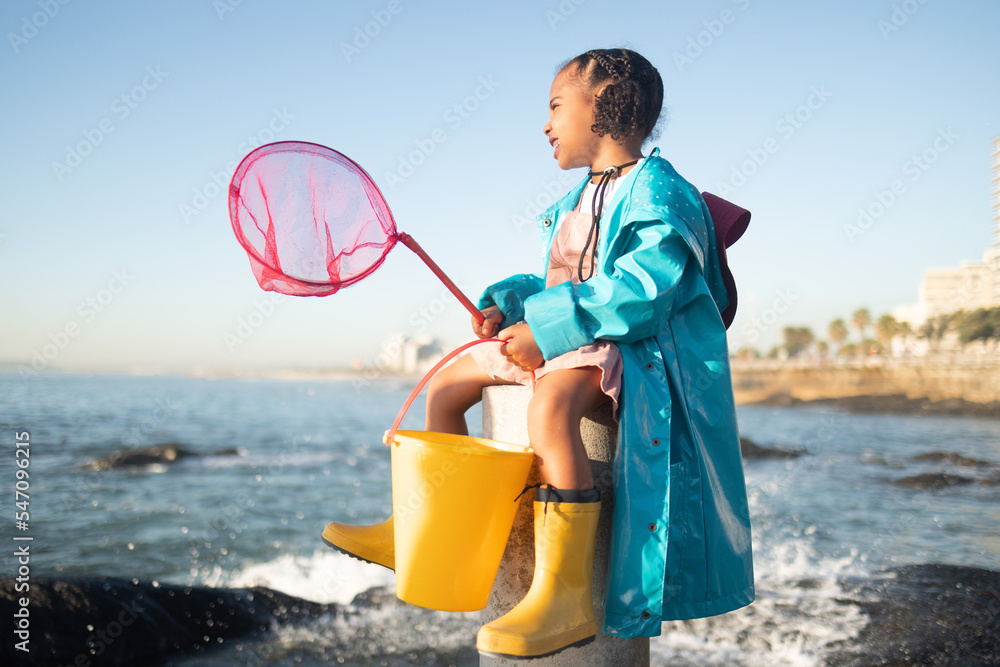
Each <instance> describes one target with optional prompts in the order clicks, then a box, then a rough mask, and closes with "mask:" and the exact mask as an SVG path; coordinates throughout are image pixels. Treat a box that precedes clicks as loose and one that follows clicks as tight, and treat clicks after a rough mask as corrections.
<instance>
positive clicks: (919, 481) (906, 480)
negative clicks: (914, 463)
mask: <svg viewBox="0 0 1000 667" xmlns="http://www.w3.org/2000/svg"><path fill="white" fill-rule="evenodd" d="M975 481H976V480H974V479H970V478H968V477H962V476H961V475H949V474H947V473H938V472H928V473H923V474H921V475H911V476H909V477H903V478H902V479H896V480H893V482H892V483H893V484H895V485H896V486H902V487H905V488H907V489H947V488H948V487H952V486H961V485H964V484H972V483H973V482H975Z"/></svg>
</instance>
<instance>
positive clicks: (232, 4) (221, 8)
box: [212, 0, 243, 21]
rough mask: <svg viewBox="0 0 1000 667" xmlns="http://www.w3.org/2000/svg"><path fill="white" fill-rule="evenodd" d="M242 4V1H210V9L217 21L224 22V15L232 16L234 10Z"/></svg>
mask: <svg viewBox="0 0 1000 667" xmlns="http://www.w3.org/2000/svg"><path fill="white" fill-rule="evenodd" d="M242 4H243V0H212V9H214V10H215V15H216V16H218V17H219V21H225V20H226V14H232V13H233V12H235V11H236V8H237V7H239V6H240V5H242Z"/></svg>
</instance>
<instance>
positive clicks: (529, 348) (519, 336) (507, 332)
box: [498, 322, 545, 372]
mask: <svg viewBox="0 0 1000 667" xmlns="http://www.w3.org/2000/svg"><path fill="white" fill-rule="evenodd" d="M498 338H499V339H500V340H502V341H503V344H502V345H500V354H502V355H503V356H505V357H506V358H507V361H509V362H510V363H512V364H514V365H515V366H518V367H519V368H522V369H524V370H526V371H528V372H531V371H533V370H535V369H536V368H538V367H539V366H541V365H542V364H543V363H545V357H543V356H542V351H541V350H539V349H538V345H536V344H535V336H534V335H533V334H532V333H531V327H529V326H528V325H527V324H525V323H523V322H522V323H521V324H515V325H514V326H512V327H507V328H506V329H504V330H503V331H501V332H500V335H499V336H498Z"/></svg>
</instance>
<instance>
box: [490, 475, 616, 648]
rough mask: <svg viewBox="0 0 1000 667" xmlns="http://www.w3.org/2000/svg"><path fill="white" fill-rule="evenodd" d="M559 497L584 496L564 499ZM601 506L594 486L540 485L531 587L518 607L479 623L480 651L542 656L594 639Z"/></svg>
mask: <svg viewBox="0 0 1000 667" xmlns="http://www.w3.org/2000/svg"><path fill="white" fill-rule="evenodd" d="M560 497H561V498H564V499H567V500H581V501H582V502H562V501H559V500H557V498H560ZM600 512H601V502H600V494H599V493H598V491H597V490H596V489H588V490H585V491H564V490H557V489H544V488H540V489H538V492H537V493H536V494H535V574H534V578H533V579H532V581H531V588H530V589H528V593H527V595H525V596H524V599H523V600H521V602H520V603H518V605H517V606H516V607H514V608H513V609H511V610H510V611H509V612H507V613H506V614H505V615H503V616H501V617H500V618H498V619H497V620H495V621H493V622H492V623H488V624H487V625H484V626H483V627H482V628H480V629H479V635H478V636H477V637H476V647H477V648H478V649H479V652H480V653H482V654H485V655H491V656H497V657H507V658H541V657H543V656H546V655H551V654H553V653H557V652H559V651H561V650H563V649H565V648H569V647H570V646H583V645H584V644H588V643H590V642H591V641H593V640H594V638H595V637H596V636H597V624H596V623H595V621H594V603H593V600H592V598H591V581H592V580H593V576H594V539H595V538H596V535H597V519H598V517H599V516H600Z"/></svg>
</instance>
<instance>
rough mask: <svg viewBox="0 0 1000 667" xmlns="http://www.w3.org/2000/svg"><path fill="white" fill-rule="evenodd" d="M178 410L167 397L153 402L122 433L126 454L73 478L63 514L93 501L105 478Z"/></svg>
mask: <svg viewBox="0 0 1000 667" xmlns="http://www.w3.org/2000/svg"><path fill="white" fill-rule="evenodd" d="M179 409H180V406H179V405H177V404H175V403H174V402H173V401H172V400H171V399H170V398H169V397H167V396H162V397H160V398H158V399H156V401H154V406H153V408H152V410H150V411H149V412H148V413H147V414H146V416H145V417H144V418H143V419H142V421H140V422H139V423H137V424H135V425H134V426H132V427H131V428H129V429H128V430H126V431H125V432H123V433H122V436H121V438H120V442H121V444H122V445H124V446H126V447H129V448H130V449H129V450H126V451H117V452H114V453H112V454H111V456H110V457H109V458H110V464H109V465H108V466H107V467H100V466H94V467H91V466H86V467H85V470H86V472H82V473H80V474H77V475H76V476H75V477H74V479H73V493H72V494H70V495H68V496H66V497H65V499H64V501H63V505H64V507H65V509H66V511H73V510H74V509H75V508H76V506H77V505H78V504H79V503H82V502H85V501H87V500H90V499H91V498H93V494H94V492H95V491H97V490H98V489H100V488H101V487H102V486H103V485H104V480H105V478H106V477H107V476H108V475H109V474H111V473H112V471H113V470H114V468H115V466H116V465H117V464H118V462H119V461H121V460H122V459H124V458H125V457H127V456H128V455H129V453H130V452H131V451H134V450H135V449H138V448H139V447H140V446H141V445H143V444H147V443H149V442H150V440H151V437H150V436H152V435H153V434H154V433H156V432H157V429H159V428H160V427H161V426H162V425H163V424H164V423H166V422H168V421H169V420H171V419H173V418H174V417H175V415H176V414H177V411H178V410H179Z"/></svg>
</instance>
